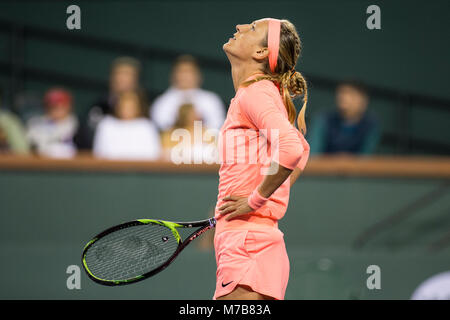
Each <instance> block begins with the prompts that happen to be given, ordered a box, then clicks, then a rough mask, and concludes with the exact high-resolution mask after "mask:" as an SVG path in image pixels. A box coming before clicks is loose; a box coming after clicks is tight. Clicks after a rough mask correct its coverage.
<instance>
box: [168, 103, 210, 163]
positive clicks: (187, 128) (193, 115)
mask: <svg viewBox="0 0 450 320" xmlns="http://www.w3.org/2000/svg"><path fill="white" fill-rule="evenodd" d="M199 120H200V117H199V115H198V113H197V111H196V109H195V107H194V106H193V105H192V104H183V105H182V106H180V108H179V109H178V116H177V117H176V121H175V124H174V126H173V127H172V128H171V129H170V130H166V131H163V132H162V134H161V141H162V147H163V150H164V158H165V159H166V160H172V161H175V162H178V161H183V163H203V162H206V163H213V162H214V161H215V158H214V157H215V156H216V155H217V154H216V153H217V149H216V138H217V135H218V130H216V129H207V128H205V127H204V126H203V123H202V122H200V121H199ZM180 129H182V130H180ZM175 147H176V148H177V149H174V148H175ZM173 151H174V152H175V154H174V153H172V152H173ZM173 157H176V158H177V159H178V160H175V159H174V158H173Z"/></svg>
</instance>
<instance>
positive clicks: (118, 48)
mask: <svg viewBox="0 0 450 320" xmlns="http://www.w3.org/2000/svg"><path fill="white" fill-rule="evenodd" d="M72 4H76V5H78V6H79V8H80V10H81V29H79V30H76V29H75V30H69V29H68V28H67V26H66V20H67V18H68V17H69V14H68V13H67V12H66V9H67V7H68V6H69V5H72ZM372 4H377V5H378V6H379V8H380V10H381V29H379V30H369V29H368V28H367V26H366V20H367V18H368V17H369V14H367V13H366V10H367V7H368V6H369V5H372ZM449 12H450V2H449V1H448V0H435V1H429V2H423V1H418V0H413V1H377V2H376V3H373V2H372V1H368V0H367V1H366V0H341V1H333V0H324V1H306V0H305V1H301V0H298V1H297V0H295V1H294V0H292V1H291V0H281V1H276V2H273V1H272V2H270V1H256V0H255V1H250V0H245V1H202V0H198V1H176V0H164V1H162V0H161V1H160V0H149V1H140V0H129V1H87V0H83V1H74V2H69V1H65V0H64V1H52V0H48V1H1V2H0V261H1V262H2V263H1V264H0V274H1V275H2V276H0V281H2V287H1V288H0V298H4V299H5V298H6V299H15V298H19V299H20V298H22V299H23V298H32V299H35V298H40V299H48V298H56V299H60V298H64V299H77V298H93V299H98V298H118V299H128V298H130V299H197V298H198V299H210V298H211V297H212V294H213V291H214V284H215V260H214V254H213V252H212V236H213V234H212V233H209V234H205V235H204V236H202V240H199V241H198V242H197V243H198V245H199V246H197V247H195V246H193V248H197V249H193V248H188V249H187V250H186V251H187V252H186V254H182V255H181V256H180V258H179V259H178V260H177V261H176V262H175V263H174V264H173V265H171V266H170V267H169V268H168V270H167V271H165V272H163V273H161V274H159V275H158V276H157V277H154V278H152V279H149V280H148V281H143V282H142V283H139V284H136V285H132V286H124V287H121V288H115V289H117V290H110V289H111V288H103V287H100V286H97V285H96V284H93V283H91V282H90V281H89V280H88V279H87V277H84V274H83V278H82V289H81V290H72V291H71V290H68V289H66V286H65V283H66V278H67V274H65V272H64V271H65V270H66V268H67V266H68V265H80V261H79V260H80V259H79V257H80V255H81V249H82V248H83V246H84V245H85V241H88V240H89V239H91V238H92V236H93V235H94V234H96V233H97V232H99V231H101V230H102V229H105V228H107V227H110V226H112V225H116V224H118V223H120V222H123V221H127V220H132V219H136V218H160V219H166V220H171V221H188V220H200V219H204V218H206V217H207V216H211V215H212V211H213V209H214V205H215V201H216V198H217V183H218V177H217V170H215V169H214V170H213V169H211V167H208V166H201V168H200V169H198V170H200V171H195V170H197V168H196V167H189V166H186V167H184V166H177V167H176V168H175V169H173V166H170V165H167V163H164V162H160V161H170V159H171V153H172V152H173V150H174V147H175V146H176V145H177V144H178V141H177V140H176V139H174V137H176V136H177V134H176V132H177V129H183V130H185V132H189V133H193V132H194V131H195V130H196V126H195V124H196V123H198V122H197V121H201V124H202V128H201V129H202V130H203V131H207V130H209V132H216V134H217V132H218V130H219V129H220V127H221V125H222V123H223V122H224V120H225V118H226V114H227V109H228V107H229V103H230V100H231V99H232V98H233V97H234V95H235V92H234V88H233V84H232V79H231V70H230V65H229V63H228V61H227V58H226V56H225V54H224V53H223V50H222V45H223V43H225V42H226V41H228V38H229V37H230V36H231V35H232V34H233V33H234V32H235V26H236V25H237V24H240V23H248V22H251V21H253V20H255V19H259V18H262V17H276V18H286V19H288V20H290V21H291V22H292V23H293V24H294V25H295V26H296V27H297V30H298V32H299V35H300V37H301V40H302V42H303V52H302V53H301V57H300V59H299V61H298V63H297V68H296V69H297V70H298V71H300V72H302V74H303V75H304V76H305V78H306V80H307V82H308V86H309V90H308V94H309V99H308V107H307V112H306V123H307V134H306V139H307V140H308V142H309V143H310V146H311V154H312V155H311V158H310V159H311V160H310V165H311V167H313V164H314V162H315V163H316V164H317V163H319V164H320V166H316V167H315V169H314V170H313V172H312V173H309V172H308V166H307V167H306V171H305V175H302V177H301V179H300V180H299V182H297V183H296V184H295V185H294V186H293V188H292V189H291V196H290V202H289V209H288V211H287V214H286V216H285V217H284V218H283V219H282V220H281V221H280V230H282V231H283V232H284V236H285V240H286V245H287V250H288V254H289V257H290V262H291V277H290V281H289V286H288V289H287V293H286V298H287V299H322V298H324V299H409V298H411V297H412V296H413V294H414V297H432V298H436V297H448V298H450V296H448V292H450V287H449V285H448V283H449V278H450V275H449V274H448V270H449V269H450V209H449V208H450V192H449V190H450V184H449V176H450V174H449V172H450V170H449V169H448V163H449V160H448V159H449V157H448V156H449V155H450V130H449V127H450V123H449V113H450V91H449V89H448V88H449V85H450V83H449V77H448V74H449V73H450V64H449V62H448V57H449V56H450V42H449V41H447V40H445V39H446V35H447V34H449V32H450V25H449V23H448V21H449ZM301 105H302V102H301V101H296V106H297V108H300V106H301ZM298 111H299V110H298ZM204 137H205V139H200V140H191V141H190V155H191V156H192V157H193V158H195V159H196V160H198V159H201V160H203V162H207V160H209V158H208V156H209V155H210V153H209V151H210V150H211V148H215V147H216V140H215V139H213V138H214V137H211V136H208V135H204ZM207 151H208V152H207ZM24 159H25V160H24ZM53 159H69V160H68V161H54V160H53ZM97 159H112V160H144V161H146V162H148V163H146V162H145V163H142V162H140V163H136V162H123V161H121V162H111V161H98V160H97ZM366 160H367V161H366ZM16 163H18V165H17V166H14V165H15V164H16ZM344 164H345V165H347V166H344ZM403 164H404V165H405V166H406V167H407V169H408V170H405V171H402V170H400V171H402V173H397V172H395V170H397V169H399V168H401V166H402V165H403ZM353 165H355V166H356V169H355V170H350V171H351V173H348V172H346V171H345V170H343V171H339V170H338V169H339V168H348V166H353ZM433 165H436V168H439V169H436V168H430V166H433ZM100 166H105V167H107V168H105V169H104V170H103V168H102V167H100ZM364 166H365V167H364ZM165 167H166V168H167V167H168V168H170V170H171V171H170V172H166V171H164V168H165ZM180 167H181V168H180ZM311 167H310V168H311ZM361 167H364V168H365V169H367V168H368V167H369V170H368V171H364V170H362V171H361V172H360V171H358V170H359V169H360V168H361ZM329 168H331V169H330V170H328V169H329ZM336 168H338V169H336ZM393 168H394V169H393ZM395 168H397V169H395ZM441 168H442V170H441ZM177 169H178V170H177ZM202 170H203V171H202ZM439 170H441V171H439ZM437 171H439V172H437ZM368 172H369V173H368ZM405 172H407V173H405ZM430 172H432V173H430ZM441 172H442V173H441ZM24 222H26V223H24ZM200 249H201V250H200ZM370 265H377V266H379V267H380V269H381V273H382V276H381V281H382V282H381V289H380V290H370V289H369V288H368V287H367V286H366V280H367V277H368V276H369V275H368V274H367V272H366V270H367V267H368V266H370ZM445 272H447V273H445ZM438 274H441V276H442V278H434V279H435V280H434V283H435V285H434V287H433V288H432V289H433V290H431V289H429V288H428V287H427V288H425V289H423V290H422V289H421V290H418V289H417V288H419V286H420V284H421V283H424V282H425V281H426V279H429V278H431V277H433V276H436V275H438ZM199 278H201V279H202V281H198V279H199ZM436 279H437V280H436ZM187 288H189V290H187ZM436 288H437V289H436ZM417 290H418V291H417Z"/></svg>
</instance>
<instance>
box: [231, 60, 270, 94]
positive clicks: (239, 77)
mask: <svg viewBox="0 0 450 320" xmlns="http://www.w3.org/2000/svg"><path fill="white" fill-rule="evenodd" d="M258 67H259V65H254V64H250V65H249V64H243V63H233V64H231V77H232V78H233V86H234V90H235V91H236V92H237V91H238V89H239V87H240V86H241V85H242V83H243V82H244V81H245V80H247V79H248V78H250V77H251V76H253V75H256V74H263V72H262V71H261V70H259V68H258Z"/></svg>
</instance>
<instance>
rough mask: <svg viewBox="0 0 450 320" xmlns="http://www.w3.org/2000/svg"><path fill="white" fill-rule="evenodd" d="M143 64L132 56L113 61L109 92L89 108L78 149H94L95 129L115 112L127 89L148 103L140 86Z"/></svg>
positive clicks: (77, 138)
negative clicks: (122, 94) (118, 100)
mask: <svg viewBox="0 0 450 320" xmlns="http://www.w3.org/2000/svg"><path fill="white" fill-rule="evenodd" d="M140 71H141V64H140V62H139V61H138V60H136V59H134V58H131V57H120V58H117V59H115V60H114V61H113V63H112V65H111V72H110V75H109V92H108V93H107V94H105V95H104V96H103V97H101V98H100V99H99V100H98V101H97V102H96V103H95V104H94V105H93V106H92V107H90V108H89V110H88V114H87V118H86V121H85V123H83V124H82V126H81V127H80V129H79V131H78V132H77V134H76V136H75V139H74V140H75V143H76V144H77V147H78V149H84V150H92V144H93V140H94V134H95V130H96V128H97V125H98V124H99V122H100V121H101V120H102V118H103V117H104V116H105V115H110V114H113V113H114V105H115V104H116V101H117V97H118V96H119V95H120V94H121V93H123V92H127V91H135V92H137V93H138V95H139V98H140V99H141V105H145V106H146V105H147V104H148V102H147V97H146V94H145V92H144V90H142V89H141V88H140V86H139V74H140Z"/></svg>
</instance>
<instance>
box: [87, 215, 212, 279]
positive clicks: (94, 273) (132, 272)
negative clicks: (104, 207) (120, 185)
mask: <svg viewBox="0 0 450 320" xmlns="http://www.w3.org/2000/svg"><path fill="white" fill-rule="evenodd" d="M215 226H216V219H214V218H210V219H206V220H202V221H195V222H170V221H163V220H153V219H139V220H134V221H130V222H126V223H122V224H120V225H117V226H115V227H112V228H109V229H107V230H105V231H103V232H101V233H99V234H98V235H96V236H95V237H94V238H93V239H92V240H91V241H89V242H88V243H87V244H86V246H85V247H84V250H83V255H82V265H83V268H84V270H85V271H86V273H87V274H88V276H89V278H91V279H92V280H94V281H95V282H97V283H99V284H102V285H107V286H119V285H124V284H130V283H135V282H137V281H141V280H144V279H146V278H148V277H151V276H154V275H155V274H157V273H158V272H161V271H162V270H164V269H165V268H166V267H167V266H169V265H170V263H172V261H173V260H174V259H175V258H176V257H177V256H178V255H179V254H180V252H181V251H182V250H183V249H184V248H186V246H187V245H188V244H189V243H191V242H192V241H193V240H194V239H196V238H197V237H198V236H200V235H201V234H203V233H204V232H205V231H207V230H209V229H211V228H214V227H215ZM179 228H197V229H196V230H195V231H194V232H192V233H191V234H190V235H189V236H188V237H187V238H186V239H185V240H184V241H183V239H182V238H181V236H180V233H179V232H178V230H177V229H179Z"/></svg>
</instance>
